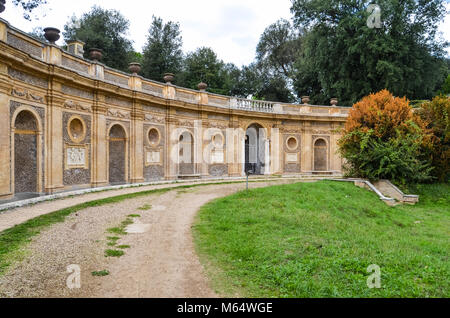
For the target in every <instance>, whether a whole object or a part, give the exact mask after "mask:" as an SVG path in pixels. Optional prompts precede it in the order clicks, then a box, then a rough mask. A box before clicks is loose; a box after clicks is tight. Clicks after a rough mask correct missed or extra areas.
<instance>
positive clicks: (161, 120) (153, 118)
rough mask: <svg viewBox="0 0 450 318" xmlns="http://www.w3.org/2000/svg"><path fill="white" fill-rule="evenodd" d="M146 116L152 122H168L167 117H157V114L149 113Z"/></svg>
mask: <svg viewBox="0 0 450 318" xmlns="http://www.w3.org/2000/svg"><path fill="white" fill-rule="evenodd" d="M144 118H145V120H146V121H149V122H152V123H158V124H164V123H165V122H166V119H165V118H163V117H157V116H153V115H149V114H146V115H145V117H144Z"/></svg>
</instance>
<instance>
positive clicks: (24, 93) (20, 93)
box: [11, 88, 45, 104]
mask: <svg viewBox="0 0 450 318" xmlns="http://www.w3.org/2000/svg"><path fill="white" fill-rule="evenodd" d="M11 95H12V96H15V97H19V98H22V99H26V100H28V101H30V102H34V103H41V104H45V97H44V96H42V95H41V94H39V93H35V92H33V91H30V90H28V89H22V88H13V89H12V90H11Z"/></svg>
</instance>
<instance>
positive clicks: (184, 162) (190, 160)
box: [178, 131, 195, 176]
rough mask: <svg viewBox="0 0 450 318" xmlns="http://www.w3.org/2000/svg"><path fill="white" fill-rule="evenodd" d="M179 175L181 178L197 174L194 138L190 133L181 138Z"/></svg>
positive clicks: (185, 133)
mask: <svg viewBox="0 0 450 318" xmlns="http://www.w3.org/2000/svg"><path fill="white" fill-rule="evenodd" d="M178 141H179V151H178V174H179V175H181V176H186V175H194V174H195V157H194V154H195V150H194V137H193V136H192V134H191V133H190V132H189V131H185V132H183V133H182V134H181V135H180V137H179V140H178Z"/></svg>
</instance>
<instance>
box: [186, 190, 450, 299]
mask: <svg viewBox="0 0 450 318" xmlns="http://www.w3.org/2000/svg"><path fill="white" fill-rule="evenodd" d="M415 190H416V192H417V193H415V194H419V195H420V196H421V197H420V199H421V202H420V203H419V204H417V205H416V206H408V205H401V206H397V207H389V206H387V205H386V204H385V203H383V202H381V201H380V200H379V199H378V197H377V196H376V195H375V194H374V193H371V192H369V191H367V190H363V189H360V188H357V187H355V186H354V185H353V184H351V183H345V182H331V181H325V182H317V183H298V184H292V185H283V186H274V187H269V188H263V189H254V190H250V191H249V192H248V193H247V192H245V191H244V192H240V193H237V194H235V195H232V196H230V197H227V198H223V199H219V200H215V201H213V202H211V203H210V204H208V205H206V206H204V207H203V208H202V210H201V212H200V213H199V215H198V216H197V220H196V224H195V226H194V228H193V232H194V239H195V242H196V246H197V250H198V252H199V255H200V258H201V260H202V262H203V263H204V264H205V265H206V268H207V272H208V274H209V275H210V277H211V279H212V282H213V284H214V288H215V289H216V291H217V292H219V294H222V295H224V296H236V295H238V296H242V297H449V296H450V290H449V288H450V268H449V257H448V256H449V251H450V186H449V185H448V184H441V185H421V186H418V187H416V188H415ZM371 264H376V265H378V266H380V268H381V289H369V288H368V287H367V279H368V278H369V276H370V275H371V273H368V272H367V268H368V266H369V265H371Z"/></svg>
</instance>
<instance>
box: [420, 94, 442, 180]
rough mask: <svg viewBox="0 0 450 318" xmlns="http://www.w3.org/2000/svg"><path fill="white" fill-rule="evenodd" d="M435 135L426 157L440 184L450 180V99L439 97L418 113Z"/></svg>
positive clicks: (427, 148) (423, 106) (427, 103)
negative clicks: (431, 164) (430, 162)
mask: <svg viewBox="0 0 450 318" xmlns="http://www.w3.org/2000/svg"><path fill="white" fill-rule="evenodd" d="M416 113H417V114H418V115H419V116H420V117H421V118H422V120H423V121H424V122H426V123H427V128H428V129H429V130H430V131H431V133H432V134H433V138H432V142H431V143H430V144H428V147H426V148H425V149H424V150H425V156H427V157H428V158H430V160H431V161H432V163H433V167H434V170H433V176H434V177H436V178H437V179H438V180H439V181H440V182H448V181H449V180H450V121H449V113H450V98H449V97H447V96H443V95H441V96H437V97H435V98H434V99H433V100H432V101H431V102H426V103H424V104H422V107H421V108H420V109H419V110H417V112H416Z"/></svg>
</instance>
